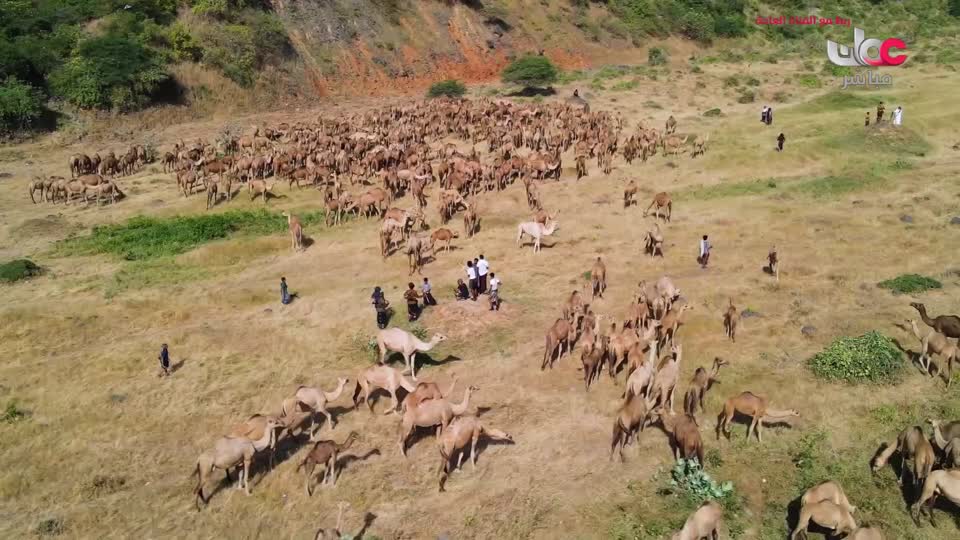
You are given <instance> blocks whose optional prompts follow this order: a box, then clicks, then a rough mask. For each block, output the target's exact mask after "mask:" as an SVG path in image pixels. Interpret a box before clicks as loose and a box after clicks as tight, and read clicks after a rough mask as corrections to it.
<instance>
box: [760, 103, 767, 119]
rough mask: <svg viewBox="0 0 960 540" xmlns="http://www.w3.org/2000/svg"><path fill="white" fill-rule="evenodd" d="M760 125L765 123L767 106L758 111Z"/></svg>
mask: <svg viewBox="0 0 960 540" xmlns="http://www.w3.org/2000/svg"><path fill="white" fill-rule="evenodd" d="M760 123H761V124H766V123H767V106H766V105H764V106H763V109H761V110H760Z"/></svg>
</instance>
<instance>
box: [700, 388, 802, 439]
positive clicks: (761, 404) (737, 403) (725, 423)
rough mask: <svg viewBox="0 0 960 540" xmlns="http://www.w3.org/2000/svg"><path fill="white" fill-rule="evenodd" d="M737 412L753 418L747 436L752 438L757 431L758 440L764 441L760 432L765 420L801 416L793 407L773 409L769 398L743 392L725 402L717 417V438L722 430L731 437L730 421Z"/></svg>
mask: <svg viewBox="0 0 960 540" xmlns="http://www.w3.org/2000/svg"><path fill="white" fill-rule="evenodd" d="M735 413H740V414H743V415H746V416H749V417H751V418H752V420H751V422H750V425H749V426H748V427H747V438H748V439H749V438H750V432H751V431H754V430H755V431H756V434H757V441H759V442H761V443H762V442H763V436H762V435H761V434H760V432H761V431H762V428H763V422H782V421H785V420H786V419H787V418H792V417H796V416H800V413H799V412H797V411H795V410H793V409H783V410H781V409H773V408H770V406H769V402H768V401H767V398H765V397H763V396H758V395H756V394H754V393H752V392H743V393H741V394H739V395H736V396H734V397H732V398H730V399H728V400H727V401H726V402H725V403H724V404H723V411H721V412H720V415H719V417H718V418H717V439H719V438H720V432H721V431H722V432H723V433H724V434H725V435H726V436H727V439H729V438H730V421H731V420H733V416H734V414H735Z"/></svg>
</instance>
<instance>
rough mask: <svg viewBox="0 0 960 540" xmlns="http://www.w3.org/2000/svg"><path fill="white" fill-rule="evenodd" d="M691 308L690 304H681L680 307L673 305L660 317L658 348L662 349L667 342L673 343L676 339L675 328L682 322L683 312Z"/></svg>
mask: <svg viewBox="0 0 960 540" xmlns="http://www.w3.org/2000/svg"><path fill="white" fill-rule="evenodd" d="M688 309H689V310H692V309H693V306H691V305H690V304H681V305H680V307H679V308H678V307H676V304H674V307H673V308H672V309H670V311H667V313H666V315H664V316H663V318H662V319H660V348H661V349H662V348H663V347H665V346H666V345H667V342H668V341H669V342H670V343H673V342H674V341H675V340H676V339H677V330H679V329H680V325H681V324H683V314H684V313H685V312H686V311H687V310H688Z"/></svg>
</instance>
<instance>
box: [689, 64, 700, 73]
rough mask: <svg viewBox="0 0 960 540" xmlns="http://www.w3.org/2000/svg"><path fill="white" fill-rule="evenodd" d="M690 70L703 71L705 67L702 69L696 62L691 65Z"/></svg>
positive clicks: (693, 71)
mask: <svg viewBox="0 0 960 540" xmlns="http://www.w3.org/2000/svg"><path fill="white" fill-rule="evenodd" d="M690 72H691V73H703V69H702V68H701V67H700V66H698V65H696V64H694V65H693V66H691V67H690Z"/></svg>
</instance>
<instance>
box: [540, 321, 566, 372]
mask: <svg viewBox="0 0 960 540" xmlns="http://www.w3.org/2000/svg"><path fill="white" fill-rule="evenodd" d="M573 334H574V329H573V327H572V326H571V324H570V321H569V320H567V319H562V318H561V319H557V320H556V321H554V323H553V326H551V327H550V329H549V330H547V336H546V348H545V349H544V351H543V363H541V364H540V371H543V370H544V369H546V368H547V366H548V365H549V366H550V368H553V362H554V357H553V353H554V351H556V353H557V357H556V361H557V362H559V361H560V358H561V357H562V356H563V349H564V344H566V349H567V351H569V350H570V341H571V340H572V339H573Z"/></svg>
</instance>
